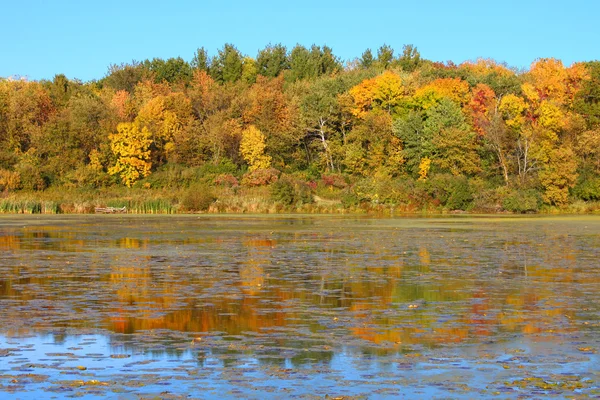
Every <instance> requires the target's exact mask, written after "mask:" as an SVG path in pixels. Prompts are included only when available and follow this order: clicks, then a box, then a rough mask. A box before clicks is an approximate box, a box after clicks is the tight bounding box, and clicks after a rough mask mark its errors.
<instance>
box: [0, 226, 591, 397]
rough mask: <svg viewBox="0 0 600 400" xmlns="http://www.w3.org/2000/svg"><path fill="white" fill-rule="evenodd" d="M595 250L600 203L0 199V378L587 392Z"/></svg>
mask: <svg viewBox="0 0 600 400" xmlns="http://www.w3.org/2000/svg"><path fill="white" fill-rule="evenodd" d="M599 260H600V218H599V217H476V216H469V217H465V216H457V217H447V218H392V219H377V218H367V217H348V216H264V217H259V216H230V217H225V216H197V215H196V216H193V215H189V216H116V215H104V216H94V215H92V216H52V217H48V216H1V217H0V397H2V398H6V397H12V398H19V399H29V398H32V399H41V398H64V397H76V398H119V399H139V398H148V397H150V398H163V399H170V398H244V399H245V398H256V399H268V398H324V397H325V396H329V397H331V398H336V397H337V398H369V399H371V398H373V399H378V398H394V397H399V396H403V397H406V398H482V397H490V398H530V397H546V396H550V397H552V396H554V397H558V398H563V397H569V398H579V397H596V396H600V386H599V384H600V368H599V366H600V364H599V362H600V359H599V356H598V353H597V351H598V349H599V348H600V330H599V326H600V318H599V317H600V300H599V296H598V293H599V291H600V262H599Z"/></svg>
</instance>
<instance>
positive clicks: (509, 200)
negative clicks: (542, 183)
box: [502, 189, 542, 213]
mask: <svg viewBox="0 0 600 400" xmlns="http://www.w3.org/2000/svg"><path fill="white" fill-rule="evenodd" d="M541 203H542V199H541V196H540V194H539V193H538V191H537V190H535V189H528V190H511V191H510V192H509V193H508V194H507V195H506V197H504V199H503V200H502V208H504V209H505V210H506V211H511V212H516V213H525V212H535V211H538V210H539V209H540V205H541Z"/></svg>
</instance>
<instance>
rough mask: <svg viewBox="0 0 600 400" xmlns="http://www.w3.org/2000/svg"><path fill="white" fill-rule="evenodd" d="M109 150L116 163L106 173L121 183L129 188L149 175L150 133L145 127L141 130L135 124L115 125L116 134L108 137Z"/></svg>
mask: <svg viewBox="0 0 600 400" xmlns="http://www.w3.org/2000/svg"><path fill="white" fill-rule="evenodd" d="M108 138H109V140H110V148H111V150H112V152H113V154H114V155H115V156H116V159H117V162H116V164H115V165H114V166H112V167H111V168H109V170H108V173H109V174H111V175H117V174H118V175H119V176H120V177H121V181H122V182H123V183H124V184H125V185H126V186H127V187H131V186H132V185H133V184H134V183H135V182H136V181H137V180H138V179H140V178H141V177H146V176H148V175H149V174H150V168H151V167H152V163H151V162H150V161H149V160H150V150H149V148H150V144H151V143H152V140H151V139H150V133H149V132H148V129H146V128H145V127H144V128H142V129H141V130H140V129H139V127H138V125H137V124H134V123H130V122H123V123H120V124H119V125H117V133H113V134H110V135H108Z"/></svg>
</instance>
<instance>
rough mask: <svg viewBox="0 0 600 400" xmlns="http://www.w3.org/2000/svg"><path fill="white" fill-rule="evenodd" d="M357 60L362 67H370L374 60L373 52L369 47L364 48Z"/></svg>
mask: <svg viewBox="0 0 600 400" xmlns="http://www.w3.org/2000/svg"><path fill="white" fill-rule="evenodd" d="M358 62H359V65H360V67H361V68H363V69H368V68H371V67H372V66H373V62H374V59H373V52H371V49H366V50H365V51H364V52H363V53H362V55H361V56H360V59H359V60H358Z"/></svg>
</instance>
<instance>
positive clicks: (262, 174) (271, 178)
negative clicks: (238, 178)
mask: <svg viewBox="0 0 600 400" xmlns="http://www.w3.org/2000/svg"><path fill="white" fill-rule="evenodd" d="M278 177H279V171H278V170H276V169H275V168H267V169H257V170H254V171H252V172H248V173H247V174H245V175H244V177H243V178H242V184H244V185H246V186H265V185H269V184H271V183H274V182H276V181H277V179H278Z"/></svg>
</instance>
